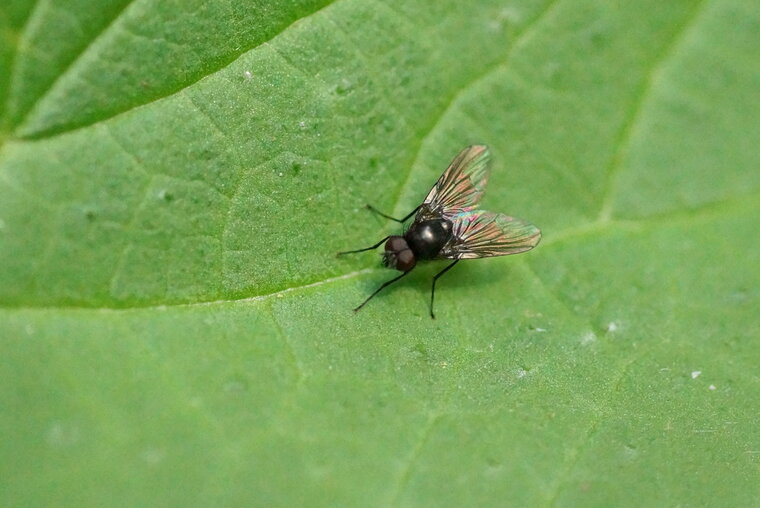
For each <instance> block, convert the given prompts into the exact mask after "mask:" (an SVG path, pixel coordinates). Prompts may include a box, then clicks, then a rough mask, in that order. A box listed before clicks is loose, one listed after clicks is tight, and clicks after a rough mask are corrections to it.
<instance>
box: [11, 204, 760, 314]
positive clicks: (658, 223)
mask: <svg viewBox="0 0 760 508" xmlns="http://www.w3.org/2000/svg"><path fill="white" fill-rule="evenodd" d="M758 203H760V192H755V193H752V194H747V195H742V196H734V197H731V198H729V199H726V200H723V201H715V202H711V203H708V204H705V205H703V206H701V207H698V208H692V209H689V210H687V211H684V210H677V211H674V212H669V213H663V214H660V215H653V216H651V217H647V218H646V219H641V220H608V221H605V222H601V221H594V222H589V223H587V224H583V225H580V226H576V227H571V228H566V229H565V230H564V231H560V232H559V233H558V234H557V235H556V236H555V237H553V238H549V239H545V240H543V241H542V242H541V244H539V246H538V247H537V248H538V249H541V248H542V249H546V248H549V247H550V246H555V245H560V244H565V243H568V242H571V241H573V240H592V239H594V238H601V237H603V236H604V235H607V234H609V233H613V232H615V231H626V232H629V233H634V234H646V233H648V232H651V231H653V230H656V229H659V228H662V227H668V226H672V225H674V224H678V225H681V226H684V227H688V226H690V225H692V224H694V223H698V222H700V221H704V220H710V219H714V218H718V217H723V216H726V215H732V214H737V213H747V212H749V211H754V210H758V209H759V208H760V207H759V206H758ZM525 256H530V253H528V254H526V255H524V256H523V259H527V258H526V257H525ZM527 262H528V261H526V263H527ZM384 271H386V270H385V269H384V268H381V267H374V268H364V269H362V270H357V271H353V272H349V273H345V274H342V275H338V276H334V277H329V278H324V279H320V280H316V281H313V282H310V283H308V284H303V285H299V286H291V287H288V288H284V289H281V290H279V291H275V292H272V293H266V294H261V295H255V296H250V297H245V298H233V299H217V300H204V301H198V302H191V303H174V304H160V305H144V306H140V305H135V306H129V307H107V306H102V307H88V306H76V305H53V306H39V307H37V306H28V305H27V306H24V305H19V306H13V305H3V306H0V311H59V310H67V311H69V310H70V311H82V312H87V311H102V312H128V311H135V310H148V309H169V308H192V307H208V306H212V305H223V304H232V303H254V302H260V301H264V300H268V299H270V298H274V297H277V298H281V297H282V296H284V295H286V294H290V293H293V292H297V291H301V290H306V289H311V288H315V287H320V286H325V285H329V284H332V283H334V282H339V281H343V280H350V279H354V278H357V277H361V276H363V275H369V274H371V273H375V272H384Z"/></svg>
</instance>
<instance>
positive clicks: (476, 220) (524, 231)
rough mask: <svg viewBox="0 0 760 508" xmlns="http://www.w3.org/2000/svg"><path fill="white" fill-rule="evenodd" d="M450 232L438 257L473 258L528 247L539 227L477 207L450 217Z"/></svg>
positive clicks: (536, 239)
mask: <svg viewBox="0 0 760 508" xmlns="http://www.w3.org/2000/svg"><path fill="white" fill-rule="evenodd" d="M452 222H453V235H452V238H451V240H450V241H449V242H448V243H447V244H446V245H445V246H444V247H443V249H442V250H441V252H440V254H439V255H438V257H440V258H448V259H473V258H487V257H492V256H506V255H508V254H518V253H520V252H525V251H526V250H530V249H532V248H533V247H535V246H536V245H538V242H539V241H540V240H541V230H540V229H538V228H537V227H536V226H534V225H533V224H530V223H529V222H524V221H522V220H520V219H515V218H513V217H507V216H506V215H503V214H500V213H491V212H484V211H482V210H476V211H473V212H468V213H464V214H462V215H459V216H457V217H454V218H453V219H452Z"/></svg>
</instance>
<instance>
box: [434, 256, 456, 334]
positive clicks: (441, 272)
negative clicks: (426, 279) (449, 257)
mask: <svg viewBox="0 0 760 508" xmlns="http://www.w3.org/2000/svg"><path fill="white" fill-rule="evenodd" d="M457 263H459V260H458V259H455V260H454V262H453V263H451V264H450V265H449V266H447V267H446V268H444V269H443V270H441V271H440V272H438V273H437V274H435V276H434V277H433V289H432V291H430V317H431V318H433V319H435V314H434V313H433V301H434V300H435V281H437V280H438V277H440V276H441V275H443V274H444V273H446V272H448V271H449V270H450V269H451V268H452V267H453V266H454V265H455V264H457Z"/></svg>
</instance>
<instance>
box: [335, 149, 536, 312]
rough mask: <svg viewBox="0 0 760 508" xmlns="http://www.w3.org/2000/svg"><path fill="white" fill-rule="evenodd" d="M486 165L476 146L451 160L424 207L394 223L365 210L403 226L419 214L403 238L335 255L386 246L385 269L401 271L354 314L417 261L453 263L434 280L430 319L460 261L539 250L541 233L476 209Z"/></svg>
mask: <svg viewBox="0 0 760 508" xmlns="http://www.w3.org/2000/svg"><path fill="white" fill-rule="evenodd" d="M488 161H489V153H488V148H487V147H485V146H482V145H475V146H470V147H467V148H465V149H464V150H462V151H461V152H460V153H459V155H457V156H456V157H455V158H454V160H453V161H451V164H450V165H449V167H448V168H447V169H446V171H444V172H443V174H442V175H441V177H440V178H439V179H438V181H437V182H436V183H435V185H434V186H433V188H432V189H431V190H430V192H429V193H428V195H427V197H426V198H425V200H424V201H423V202H422V204H421V205H420V206H418V207H417V208H415V209H414V210H412V211H411V213H409V214H408V215H407V216H406V217H404V218H403V219H396V218H394V217H391V216H389V215H386V214H384V213H382V212H380V211H378V210H376V209H375V208H373V207H372V206H370V205H367V208H369V209H370V210H372V211H373V212H375V213H377V214H379V215H382V216H383V217H385V218H386V219H390V220H393V221H396V222H399V223H401V224H403V223H404V222H406V221H407V220H408V219H409V218H411V216H412V215H415V214H417V215H416V216H415V217H414V222H412V225H411V226H409V229H407V230H406V231H405V232H404V234H403V235H401V236H399V235H391V236H386V237H385V238H383V239H382V240H380V241H379V242H377V243H376V244H375V245H372V246H371V247H367V248H366V249H358V250H351V251H347V252H339V253H338V255H339V256H340V255H343V254H352V253H355V252H364V251H368V250H373V249H376V248H378V247H379V246H380V245H381V244H382V243H383V242H385V252H384V253H383V265H385V266H387V267H388V268H393V269H395V270H399V271H401V272H402V273H401V275H399V276H397V277H394V278H393V279H391V280H389V281H387V282H385V283H383V285H381V286H380V287H379V288H377V290H376V291H375V292H374V293H372V294H371V295H369V297H368V298H367V299H366V300H364V302H362V304H361V305H359V306H358V307H356V308H355V309H354V311H358V310H359V309H361V308H362V307H364V305H365V304H366V303H367V302H368V301H370V300H371V299H372V297H373V296H375V295H376V294H378V293H379V292H380V291H382V290H383V289H384V288H385V287H387V286H389V285H390V284H393V283H394V282H396V281H397V280H399V279H401V278H402V277H404V276H405V275H407V274H408V273H409V272H411V271H412V269H413V268H414V267H415V266H416V265H417V262H418V261H424V260H428V259H453V260H454V261H453V262H452V263H451V264H449V265H448V266H447V267H446V268H444V269H443V270H441V271H440V272H438V273H437V274H436V275H435V276H434V277H433V288H432V290H431V293H430V317H432V318H435V314H434V313H433V301H434V299H435V281H436V280H438V278H439V277H440V276H441V275H443V274H444V273H446V272H447V271H449V270H450V269H451V268H452V267H453V266H454V265H455V264H457V263H458V262H459V260H461V259H475V258H485V257H492V256H506V255H508V254H518V253H520V252H525V251H527V250H530V249H532V248H533V247H535V246H536V245H538V242H539V240H541V231H540V230H539V229H538V228H537V227H536V226H534V225H533V224H530V223H528V222H524V221H521V220H519V219H515V218H512V217H507V216H506V215H503V214H500V213H492V212H487V211H484V210H476V209H475V207H476V205H477V204H478V203H479V202H480V198H481V197H482V196H483V192H484V191H485V187H486V183H487V182H488V175H489V168H488Z"/></svg>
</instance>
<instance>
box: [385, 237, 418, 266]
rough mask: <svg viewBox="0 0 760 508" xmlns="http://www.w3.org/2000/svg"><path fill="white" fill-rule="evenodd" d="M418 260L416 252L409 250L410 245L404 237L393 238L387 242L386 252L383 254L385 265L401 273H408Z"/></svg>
mask: <svg viewBox="0 0 760 508" xmlns="http://www.w3.org/2000/svg"><path fill="white" fill-rule="evenodd" d="M416 264H417V260H416V259H415V257H414V252H412V250H411V249H410V248H409V244H408V243H407V241H406V239H404V237H403V236H395V235H394V236H391V237H390V238H388V241H387V242H385V252H384V253H383V265H384V266H387V267H388V268H393V269H394V270H399V271H401V272H408V271H409V270H411V269H412V268H414V265H416Z"/></svg>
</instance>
